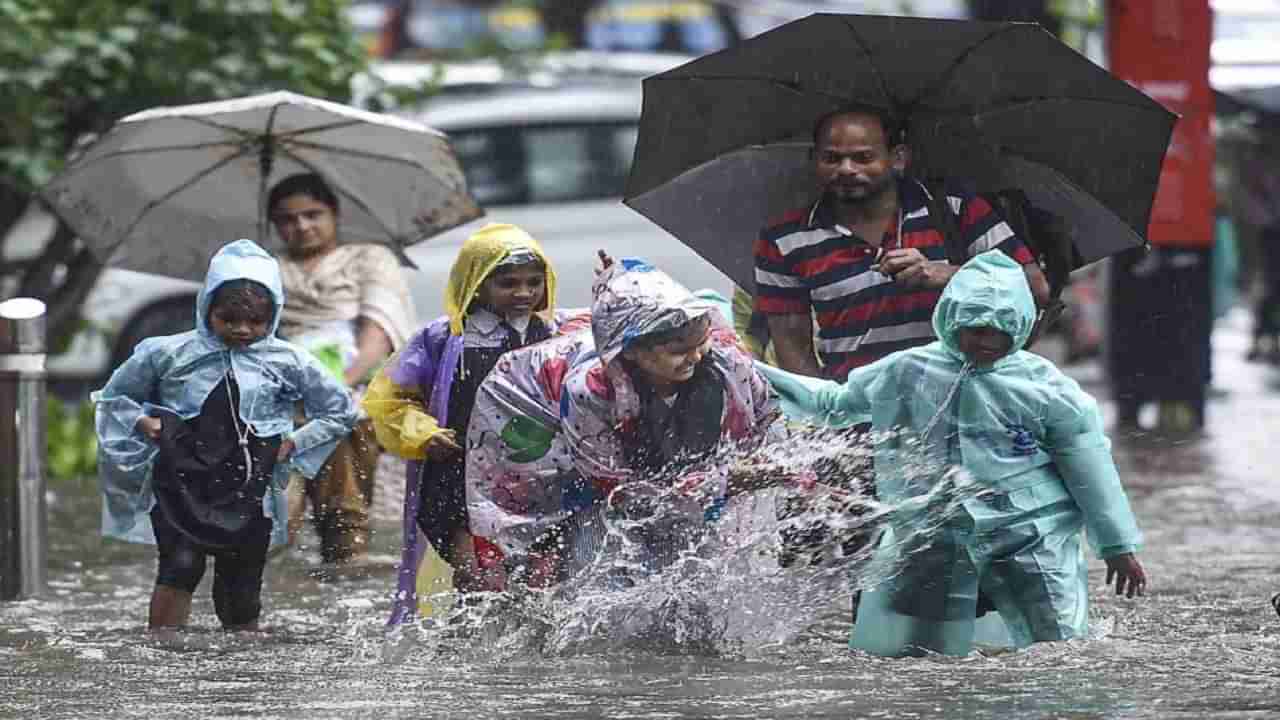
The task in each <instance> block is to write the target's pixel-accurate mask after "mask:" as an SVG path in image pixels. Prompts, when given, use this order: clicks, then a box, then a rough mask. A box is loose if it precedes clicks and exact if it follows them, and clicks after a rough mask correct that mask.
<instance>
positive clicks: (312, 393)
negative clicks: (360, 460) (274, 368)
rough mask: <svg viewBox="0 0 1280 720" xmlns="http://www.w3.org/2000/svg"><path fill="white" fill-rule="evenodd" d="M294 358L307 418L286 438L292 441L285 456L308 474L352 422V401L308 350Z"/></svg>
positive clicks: (353, 414) (351, 425)
mask: <svg viewBox="0 0 1280 720" xmlns="http://www.w3.org/2000/svg"><path fill="white" fill-rule="evenodd" d="M298 358H299V363H298V378H297V385H296V387H297V388H298V391H299V395H300V398H301V400H302V408H303V413H304V414H305V416H306V418H307V422H306V424H304V425H303V426H302V427H300V428H297V429H296V430H294V431H293V432H292V433H290V434H289V437H288V438H287V439H288V441H289V442H291V443H292V444H293V453H292V456H291V457H290V458H289V460H290V462H292V464H293V466H294V467H295V468H297V469H298V472H300V473H302V475H303V476H305V477H307V478H311V477H315V474H316V473H317V472H319V471H320V466H321V465H324V462H325V460H328V459H329V455H330V454H331V453H332V452H333V448H334V446H335V445H337V444H338V441H339V440H341V439H342V438H344V437H346V436H347V434H349V433H350V432H351V428H352V427H354V426H355V424H356V418H357V415H356V405H355V402H354V401H353V400H352V399H351V393H349V392H348V391H347V389H346V388H345V387H343V385H342V383H340V382H338V380H337V379H336V378H334V377H333V375H332V374H331V373H330V372H329V371H328V370H326V369H325V367H324V366H323V365H321V364H320V362H319V361H318V360H316V359H315V358H314V357H313V356H312V355H311V353H308V352H306V351H303V350H300V351H299V353H298Z"/></svg>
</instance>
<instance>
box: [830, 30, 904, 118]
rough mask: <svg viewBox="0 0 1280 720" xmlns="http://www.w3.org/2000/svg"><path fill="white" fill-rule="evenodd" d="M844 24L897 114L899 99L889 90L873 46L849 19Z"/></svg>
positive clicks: (890, 106)
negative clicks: (872, 50)
mask: <svg viewBox="0 0 1280 720" xmlns="http://www.w3.org/2000/svg"><path fill="white" fill-rule="evenodd" d="M844 26H845V27H846V28H848V29H849V33H850V34H851V35H853V40H854V42H856V43H857V44H858V47H859V48H860V49H861V50H862V53H863V54H864V55H866V56H867V64H868V65H870V66H871V71H872V72H874V73H875V74H876V80H878V81H879V82H880V92H881V93H883V94H884V97H885V99H886V100H887V101H888V106H889V110H890V111H891V112H893V113H894V114H895V115H897V114H899V109H898V107H897V105H898V99H897V98H896V97H894V96H893V93H891V92H889V83H888V81H887V80H885V78H884V73H882V72H880V67H879V66H878V65H876V63H875V56H873V55H872V54H871V48H870V47H869V46H868V45H867V41H866V40H864V39H863V38H862V33H860V32H858V30H857V28H855V27H854V26H853V23H852V22H850V21H849V20H845V21H844Z"/></svg>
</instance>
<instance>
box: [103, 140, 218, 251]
mask: <svg viewBox="0 0 1280 720" xmlns="http://www.w3.org/2000/svg"><path fill="white" fill-rule="evenodd" d="M242 155H243V153H237V154H235V155H228V156H227V157H225V158H223V159H221V160H219V161H218V162H216V163H214V164H212V165H210V166H209V167H207V168H205V169H203V170H201V171H200V172H198V173H196V174H195V175H192V176H191V177H190V178H187V180H185V181H184V182H182V183H181V184H179V185H178V186H176V187H174V188H173V189H172V190H170V191H169V192H167V193H165V194H164V195H162V196H160V197H158V198H156V199H155V200H151V201H150V202H148V203H147V204H146V205H144V206H143V208H142V209H141V210H139V211H138V216H137V217H135V218H134V219H133V222H131V223H129V227H127V228H125V229H124V232H122V233H120V236H119V237H120V239H119V240H118V241H116V243H115V245H113V246H112V249H113V250H114V249H115V248H117V247H120V245H121V244H122V243H123V242H124V241H125V239H126V238H127V237H129V235H130V234H131V233H133V229H134V228H136V227H137V226H138V223H140V222H142V219H143V218H144V217H146V216H147V213H149V212H151V211H152V210H154V209H155V208H156V207H158V206H160V205H161V204H163V203H166V202H168V201H170V200H172V199H173V198H175V197H177V196H178V195H180V194H181V193H182V192H183V191H185V190H186V189H187V188H189V187H191V186H192V185H195V184H196V183H198V182H200V181H201V180H203V179H204V178H206V177H208V176H209V175H212V174H213V173H215V172H217V171H218V170H219V169H220V168H222V166H224V165H227V164H230V163H231V162H232V161H233V160H236V159H239V158H240V157H241V156H242Z"/></svg>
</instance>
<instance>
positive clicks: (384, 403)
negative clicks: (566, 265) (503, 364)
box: [362, 224, 581, 625]
mask: <svg viewBox="0 0 1280 720" xmlns="http://www.w3.org/2000/svg"><path fill="white" fill-rule="evenodd" d="M513 255H526V256H532V257H533V258H536V259H537V260H539V261H541V263H542V266H543V267H544V268H545V269H546V304H545V306H544V307H543V308H542V309H541V310H540V311H539V312H538V313H537V316H538V326H539V327H540V328H541V329H542V331H544V332H545V333H546V334H547V335H554V334H555V333H558V332H560V331H561V330H560V325H561V323H562V322H563V321H565V320H566V319H568V318H569V317H571V316H572V314H571V313H565V312H557V311H555V309H554V308H555V288H556V276H555V271H554V270H553V269H552V266H551V263H550V261H549V260H548V259H547V257H546V255H545V254H544V253H543V251H542V248H541V246H540V245H539V244H538V243H537V241H536V240H534V238H532V237H530V236H529V235H528V234H527V233H525V232H524V231H522V230H520V229H519V228H517V227H514V226H512V225H503V224H490V225H486V226H485V227H483V228H481V229H480V230H479V231H477V232H476V233H475V234H473V235H472V236H471V237H470V238H468V239H467V241H466V242H465V243H464V244H463V246H462V248H461V249H460V250H459V253H458V257H457V259H456V260H455V261H454V264H453V267H452V269H451V271H450V274H449V282H448V285H447V286H446V288H445V309H446V311H447V313H448V314H447V315H445V316H443V317H441V318H438V319H437V320H435V321H433V322H431V323H429V324H428V325H427V326H426V327H424V328H423V329H422V330H420V331H418V332H417V333H416V334H414V335H413V337H411V338H410V339H409V342H408V343H406V344H405V346H404V348H402V349H401V350H400V351H399V352H397V353H395V354H393V355H392V356H391V357H390V358H389V359H388V360H387V362H386V364H385V365H384V366H383V368H382V370H381V371H379V372H378V373H377V375H376V376H375V377H374V379H373V381H372V383H371V384H370V385H369V389H368V391H367V392H366V394H365V396H364V399H363V401H362V405H363V407H364V409H365V412H367V413H368V414H369V417H370V418H371V419H372V420H373V424H374V431H375V433H376V434H377V437H378V441H379V442H380V443H381V444H382V446H383V447H385V448H386V449H387V450H389V451H391V452H392V453H395V454H396V455H399V456H401V457H404V458H407V459H409V460H410V463H409V465H408V468H407V470H406V475H405V500H404V514H403V520H402V524H403V532H404V542H403V545H402V547H401V561H400V570H399V580H398V591H397V594H396V600H395V603H394V607H393V609H392V617H391V621H390V624H393V625H394V624H398V623H400V622H403V621H404V620H405V619H407V618H409V617H411V616H412V615H413V614H414V612H415V610H416V607H417V599H416V584H417V572H418V563H419V559H420V555H421V553H420V552H419V542H418V517H419V512H420V509H421V506H422V503H423V501H424V499H423V498H422V497H421V495H420V492H419V491H420V483H421V482H423V481H424V480H423V478H426V480H425V481H431V480H432V479H433V478H435V477H436V475H437V474H438V473H437V474H432V473H430V472H427V473H426V474H425V475H424V470H427V471H429V470H431V469H432V468H430V467H427V468H424V465H423V463H424V462H425V461H426V448H427V445H428V443H429V442H430V441H431V438H432V437H434V436H435V435H437V434H439V433H441V432H444V431H445V430H446V429H448V428H450V427H452V426H454V425H457V424H458V422H457V420H458V419H457V418H453V417H451V416H450V408H451V407H453V408H454V410H456V411H462V412H473V409H472V408H460V407H459V403H458V400H459V387H458V386H459V384H463V385H465V386H466V387H468V388H471V389H475V385H478V384H479V383H480V382H481V381H482V380H483V379H484V375H483V372H475V369H472V370H471V371H469V370H468V367H467V363H466V361H465V358H466V356H467V352H468V351H472V352H473V353H475V352H476V351H479V352H480V353H482V354H484V355H485V356H486V357H489V356H490V355H492V354H494V353H497V352H499V351H501V350H502V349H503V348H504V347H505V345H504V343H506V342H508V336H507V334H506V332H505V330H504V329H503V325H502V323H501V322H500V318H498V317H497V316H496V315H494V314H493V313H491V312H489V311H488V310H485V309H483V308H472V301H473V300H474V299H475V298H476V296H477V294H478V293H479V291H480V288H481V285H482V284H483V283H484V281H485V279H486V278H487V277H488V276H489V274H490V273H492V272H493V271H494V270H495V269H496V268H498V267H499V266H500V265H502V264H503V263H505V262H508V261H509V260H511V259H512V258H513ZM579 313H581V311H579ZM530 327H531V328H532V327H533V325H532V324H531V326H530ZM527 339H529V340H532V338H527ZM484 362H485V361H484V360H483V359H482V362H481V364H483V363H484ZM483 369H484V368H480V370H481V371H483ZM468 372H472V373H473V374H474V375H476V376H474V377H473V376H471V375H469V374H468ZM455 430H456V429H455ZM464 434H465V433H461V432H459V433H458V437H457V441H458V443H459V444H460V445H464V446H465V445H466V444H467V442H466V438H465V437H463V435H464ZM469 454H470V453H468V455H469ZM446 462H453V463H462V462H464V460H463V459H462V458H461V457H459V458H456V459H454V460H451V461H446ZM466 462H470V460H469V459H468V460H467V461H466ZM436 469H439V468H436ZM428 476H430V477H428ZM426 489H427V490H434V488H426Z"/></svg>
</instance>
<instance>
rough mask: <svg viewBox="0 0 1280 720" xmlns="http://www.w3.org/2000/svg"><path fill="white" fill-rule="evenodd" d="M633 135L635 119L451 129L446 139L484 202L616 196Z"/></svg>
mask: <svg viewBox="0 0 1280 720" xmlns="http://www.w3.org/2000/svg"><path fill="white" fill-rule="evenodd" d="M636 134H637V127H636V125H635V123H632V122H619V123H575V124H555V125H532V126H508V127H495V128H477V129H472V130H453V131H450V133H449V137H450V139H451V141H452V144H453V148H454V151H455V152H456V153H457V155H458V160H459V162H461V163H462V168H463V171H464V172H465V173H466V176H467V185H468V186H469V187H470V189H471V192H472V194H473V195H474V196H475V198H476V200H477V201H478V202H479V203H480V204H481V205H482V206H483V205H528V204H536V203H556V202H573V201H580V200H595V199H601V198H609V197H617V196H619V195H621V194H622V190H623V185H624V184H625V182H626V177H627V171H628V169H629V168H630V165H631V154H632V152H633V151H634V149H635V143H636Z"/></svg>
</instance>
